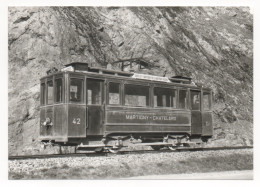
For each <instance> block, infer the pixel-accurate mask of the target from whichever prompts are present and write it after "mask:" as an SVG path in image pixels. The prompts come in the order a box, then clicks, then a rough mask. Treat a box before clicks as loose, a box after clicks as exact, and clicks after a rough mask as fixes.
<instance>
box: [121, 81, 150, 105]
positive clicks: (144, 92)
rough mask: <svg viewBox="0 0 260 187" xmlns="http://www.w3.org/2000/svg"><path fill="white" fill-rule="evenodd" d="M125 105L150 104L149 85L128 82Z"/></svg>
mask: <svg viewBox="0 0 260 187" xmlns="http://www.w3.org/2000/svg"><path fill="white" fill-rule="evenodd" d="M125 105H128V106H149V87H148V86H139V85H131V84H126V85H125Z"/></svg>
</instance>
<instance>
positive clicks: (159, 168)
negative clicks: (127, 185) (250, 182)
mask: <svg viewBox="0 0 260 187" xmlns="http://www.w3.org/2000/svg"><path fill="white" fill-rule="evenodd" d="M252 169H253V155H252V154H233V155H229V156H212V157H206V158H194V159H186V160H178V161H176V160H175V159H174V158H168V159H164V160H160V161H157V162H152V161H146V160H145V159H144V160H143V161H142V162H141V164H140V162H138V163H137V162H135V161H133V162H131V163H126V162H121V163H118V164H117V165H109V164H107V165H99V166H96V167H93V166H85V167H83V166H82V167H69V166H68V165H66V164H64V165H62V166H61V167H57V166H54V167H52V168H50V169H42V170H40V171H32V172H30V173H14V172H10V173H9V179H16V180H18V179H116V178H126V177H133V176H142V175H159V174H180V173H200V172H215V171H230V170H252Z"/></svg>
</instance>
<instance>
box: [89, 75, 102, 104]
mask: <svg viewBox="0 0 260 187" xmlns="http://www.w3.org/2000/svg"><path fill="white" fill-rule="evenodd" d="M102 87H103V82H102V81H100V80H94V79H88V80H87V90H88V104H89V105H101V104H102V95H101V93H102V92H101V90H102Z"/></svg>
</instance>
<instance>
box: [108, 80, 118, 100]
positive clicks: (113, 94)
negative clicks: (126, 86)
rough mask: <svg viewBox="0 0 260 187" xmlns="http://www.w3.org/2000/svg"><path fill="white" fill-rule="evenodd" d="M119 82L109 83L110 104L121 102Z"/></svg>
mask: <svg viewBox="0 0 260 187" xmlns="http://www.w3.org/2000/svg"><path fill="white" fill-rule="evenodd" d="M119 87H120V84H119V83H113V82H110V83H109V94H108V96H109V100H108V101H109V104H111V105H119V104H120V94H119Z"/></svg>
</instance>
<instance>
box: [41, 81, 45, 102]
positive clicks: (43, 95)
mask: <svg viewBox="0 0 260 187" xmlns="http://www.w3.org/2000/svg"><path fill="white" fill-rule="evenodd" d="M45 89H46V87H45V83H41V105H45Z"/></svg>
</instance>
